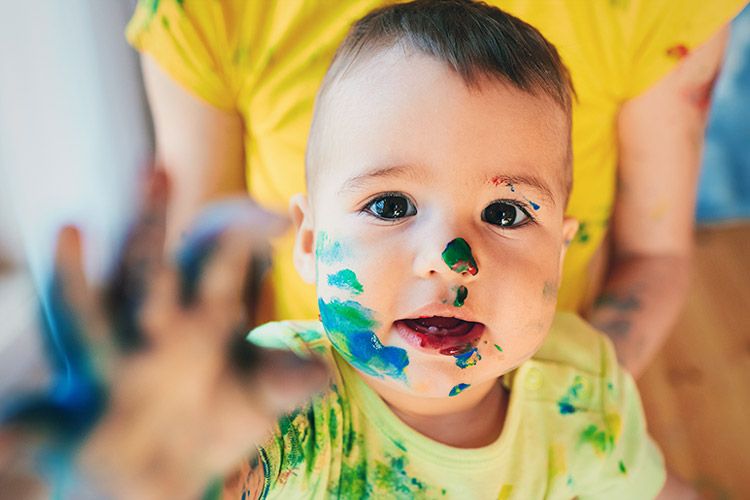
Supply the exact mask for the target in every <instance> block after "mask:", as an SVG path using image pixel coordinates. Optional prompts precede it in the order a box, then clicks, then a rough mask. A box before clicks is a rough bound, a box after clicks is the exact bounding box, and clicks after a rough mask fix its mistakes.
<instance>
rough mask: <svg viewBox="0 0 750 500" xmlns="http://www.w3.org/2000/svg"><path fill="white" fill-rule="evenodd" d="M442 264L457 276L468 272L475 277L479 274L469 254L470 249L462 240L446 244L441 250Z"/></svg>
mask: <svg viewBox="0 0 750 500" xmlns="http://www.w3.org/2000/svg"><path fill="white" fill-rule="evenodd" d="M443 262H445V263H446V264H447V265H448V267H450V268H451V270H453V271H454V272H456V273H459V274H462V273H465V272H468V273H470V274H471V275H472V276H475V275H476V274H477V273H478V272H479V268H478V267H477V263H476V261H475V260H474V256H473V255H472V254H471V247H470V246H469V244H468V243H466V240H465V239H463V238H456V239H455V240H453V241H451V242H450V243H448V245H447V246H446V247H445V250H443Z"/></svg>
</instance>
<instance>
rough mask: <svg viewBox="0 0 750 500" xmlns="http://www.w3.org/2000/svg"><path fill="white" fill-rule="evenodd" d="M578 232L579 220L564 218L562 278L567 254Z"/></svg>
mask: <svg viewBox="0 0 750 500" xmlns="http://www.w3.org/2000/svg"><path fill="white" fill-rule="evenodd" d="M577 232H578V220H577V219H574V218H573V217H567V216H566V217H564V218H563V230H562V234H563V245H562V248H561V249H560V276H562V268H563V261H564V260H565V253H566V252H567V251H568V247H569V246H570V243H571V242H572V241H573V238H575V236H576V233H577Z"/></svg>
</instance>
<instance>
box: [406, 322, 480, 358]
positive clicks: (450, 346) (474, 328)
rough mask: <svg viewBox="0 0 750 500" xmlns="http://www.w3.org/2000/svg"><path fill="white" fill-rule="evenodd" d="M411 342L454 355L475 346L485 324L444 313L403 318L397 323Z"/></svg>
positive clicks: (421, 346) (427, 349)
mask: <svg viewBox="0 0 750 500" xmlns="http://www.w3.org/2000/svg"><path fill="white" fill-rule="evenodd" d="M394 326H395V327H396V331H397V332H398V333H399V335H401V337H402V338H403V339H404V340H406V341H407V342H408V343H409V344H411V345H413V346H415V347H419V348H421V349H424V350H426V351H430V352H435V351H437V352H438V353H440V354H443V355H445V356H455V355H457V354H462V353H464V352H467V351H469V350H470V349H472V348H473V347H474V346H476V344H477V343H478V342H479V339H480V338H481V336H482V333H484V325H483V324H481V323H474V322H472V321H464V320H462V319H458V318H448V317H445V316H430V317H426V318H416V319H402V320H399V321H396V323H395V324H394Z"/></svg>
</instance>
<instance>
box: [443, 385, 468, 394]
mask: <svg viewBox="0 0 750 500" xmlns="http://www.w3.org/2000/svg"><path fill="white" fill-rule="evenodd" d="M469 387H471V384H464V383H461V384H458V385H455V386H453V388H452V389H451V390H450V392H449V393H448V396H457V395H459V394H461V393H462V392H463V391H464V390H465V389H467V388H469Z"/></svg>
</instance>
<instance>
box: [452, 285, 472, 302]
mask: <svg viewBox="0 0 750 500" xmlns="http://www.w3.org/2000/svg"><path fill="white" fill-rule="evenodd" d="M468 296H469V290H468V289H467V288H466V287H465V286H460V287H458V288H457V289H456V300H454V301H453V305H454V306H455V307H461V306H463V305H464V302H465V301H466V297H468Z"/></svg>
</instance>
